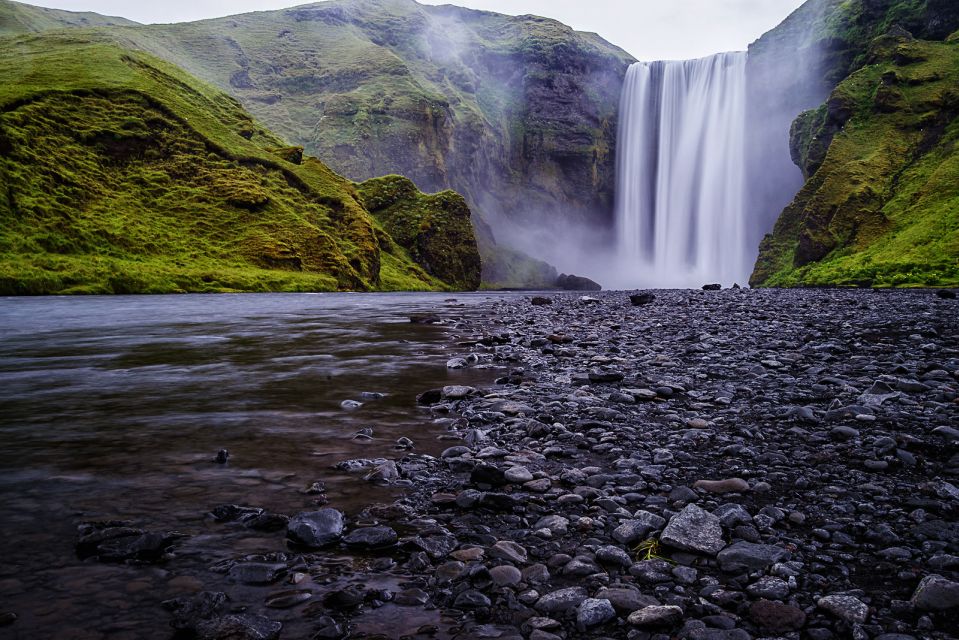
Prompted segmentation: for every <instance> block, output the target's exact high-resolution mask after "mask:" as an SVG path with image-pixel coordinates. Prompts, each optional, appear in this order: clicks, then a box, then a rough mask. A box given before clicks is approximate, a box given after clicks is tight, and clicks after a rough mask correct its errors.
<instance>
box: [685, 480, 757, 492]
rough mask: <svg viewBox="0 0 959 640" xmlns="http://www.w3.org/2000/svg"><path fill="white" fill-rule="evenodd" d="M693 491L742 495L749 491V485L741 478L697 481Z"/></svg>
mask: <svg viewBox="0 0 959 640" xmlns="http://www.w3.org/2000/svg"><path fill="white" fill-rule="evenodd" d="M693 489H702V490H703V491H705V492H707V493H719V494H722V493H743V492H745V491H749V483H748V482H746V481H745V480H743V479H742V478H729V479H728V480H697V481H696V482H695V483H694V484H693Z"/></svg>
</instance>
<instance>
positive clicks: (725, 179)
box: [616, 53, 750, 287]
mask: <svg viewBox="0 0 959 640" xmlns="http://www.w3.org/2000/svg"><path fill="white" fill-rule="evenodd" d="M745 111H746V53H720V54H717V55H714V56H711V57H708V58H702V59H700V60H684V61H670V62H652V63H644V62H639V63H636V64H634V65H632V66H631V67H630V68H629V71H628V73H627V75H626V84H625V86H624V87H623V95H622V102H621V105H620V124H619V140H618V151H617V176H616V224H617V229H616V231H617V238H618V243H619V247H618V249H619V258H620V260H619V262H620V265H621V266H620V268H621V270H623V274H622V279H623V280H624V284H627V281H628V284H627V286H638V285H642V286H658V287H695V286H699V285H701V284H704V283H706V282H722V283H724V284H726V285H731V284H732V283H733V282H745V281H746V280H747V279H748V277H749V270H750V265H749V264H748V256H749V255H750V251H749V247H747V244H746V237H747V231H748V230H747V228H746V224H745V223H746V221H745V215H746V211H745V209H746V206H745V205H746V203H745V198H744V195H745V193H744V192H745V126H746V123H745Z"/></svg>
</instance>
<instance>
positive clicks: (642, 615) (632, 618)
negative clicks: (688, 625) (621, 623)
mask: <svg viewBox="0 0 959 640" xmlns="http://www.w3.org/2000/svg"><path fill="white" fill-rule="evenodd" d="M682 620H683V610H682V609H680V608H679V607H677V606H675V605H666V606H660V605H653V606H650V607H644V608H643V609H640V610H639V611H634V612H632V613H631V614H629V618H627V619H626V621H627V622H629V624H631V625H633V626H634V627H639V628H640V629H658V628H669V627H674V626H676V625H678V624H679V623H680V622H682Z"/></svg>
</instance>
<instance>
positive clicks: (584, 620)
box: [576, 598, 616, 629]
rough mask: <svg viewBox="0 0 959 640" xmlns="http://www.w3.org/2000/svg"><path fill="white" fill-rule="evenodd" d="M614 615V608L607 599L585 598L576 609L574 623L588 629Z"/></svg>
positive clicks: (607, 620) (603, 622) (612, 617)
mask: <svg viewBox="0 0 959 640" xmlns="http://www.w3.org/2000/svg"><path fill="white" fill-rule="evenodd" d="M615 617H616V610H615V609H613V604H612V603H611V602H610V601H609V600H603V599H598V598H587V599H586V600H583V602H581V603H580V605H579V607H578V608H577V610H576V624H577V626H578V627H579V628H580V629H589V628H592V627H597V626H599V625H601V624H605V623H607V622H609V621H610V620H613V619H614V618H615Z"/></svg>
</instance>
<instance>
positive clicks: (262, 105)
mask: <svg viewBox="0 0 959 640" xmlns="http://www.w3.org/2000/svg"><path fill="white" fill-rule="evenodd" d="M7 1H8V0H0V6H2V5H3V4H4V3H7ZM109 33H110V34H111V37H114V38H116V39H117V40H118V41H121V42H122V43H124V44H125V45H127V46H133V47H136V48H139V49H141V50H144V51H147V52H150V53H152V54H154V55H157V56H158V57H160V58H163V59H165V60H167V61H170V62H172V63H174V64H176V65H178V66H180V67H182V68H184V69H186V70H187V71H188V72H190V73H192V74H193V75H195V76H197V77H199V78H201V79H203V80H206V81H208V82H211V83H213V84H215V85H217V86H219V87H220V88H221V89H223V90H225V91H227V92H229V93H230V94H231V95H233V96H234V97H236V98H237V99H238V100H240V101H241V102H242V104H243V105H244V107H246V108H247V110H249V111H250V112H251V113H252V114H253V116H254V117H255V118H257V119H258V120H259V121H261V122H263V123H265V124H266V125H267V126H268V127H270V128H271V129H272V130H273V131H275V132H277V133H278V134H280V135H281V136H283V137H284V138H285V139H287V140H289V141H290V142H291V143H293V144H297V145H300V146H303V147H305V149H306V151H307V152H308V153H310V154H312V155H315V156H317V157H319V158H322V159H323V161H324V162H326V163H328V164H329V165H330V166H331V167H332V168H333V169H334V170H335V171H337V172H339V173H341V174H342V175H345V176H347V177H349V178H351V179H353V180H366V179H369V178H373V177H376V176H381V175H386V174H394V173H395V174H401V175H405V176H408V177H409V178H411V179H412V180H413V181H414V182H415V183H416V184H417V186H418V187H419V188H421V189H423V190H426V191H440V190H443V189H454V190H456V191H457V192H459V193H462V194H463V195H464V196H465V197H466V200H467V202H468V203H469V205H470V207H471V208H472V210H473V211H474V214H477V215H478V216H479V217H482V218H483V219H484V220H486V222H488V223H489V225H488V226H484V225H482V224H478V226H477V232H478V236H479V240H480V242H481V248H482V249H483V251H484V258H487V260H486V262H487V274H488V276H489V277H488V279H487V280H488V281H495V282H496V283H497V284H505V285H509V286H521V285H522V284H524V283H523V282H520V280H522V279H523V278H524V277H525V275H527V274H539V273H543V272H545V271H549V267H548V266H547V265H544V264H542V263H534V262H530V261H529V260H527V259H525V258H523V257H522V256H520V255H518V254H516V252H509V251H505V250H501V249H498V248H497V245H496V240H499V241H506V243H508V242H509V240H510V237H509V236H510V234H511V233H513V231H512V230H513V229H515V226H513V224H512V223H521V224H527V225H533V226H538V227H539V228H543V226H544V225H551V226H556V225H557V219H558V218H559V219H561V220H562V221H578V222H582V223H585V224H587V225H594V226H596V227H597V228H602V227H605V226H606V225H607V224H608V223H609V222H610V221H611V217H612V207H613V199H614V193H615V153H614V147H615V137H616V112H617V110H618V105H619V94H620V89H621V86H622V80H623V77H624V75H625V71H626V67H627V65H628V64H629V63H630V62H632V59H631V58H630V57H629V56H628V55H627V54H626V53H625V52H623V51H621V50H620V49H618V48H616V47H614V46H612V45H610V44H609V43H607V42H606V41H604V40H603V39H602V38H600V37H599V36H597V35H595V34H586V33H578V32H575V31H573V30H572V29H570V28H569V27H567V26H565V25H563V24H561V23H559V22H556V21H554V20H548V19H545V18H539V17H535V16H521V17H511V16H504V15H499V14H494V13H488V12H482V11H471V10H467V9H461V8H458V7H452V6H440V7H437V6H424V5H420V4H418V3H416V2H414V1H413V0H332V1H330V2H322V3H317V4H313V5H305V6H302V7H296V8H293V9H287V10H282V11H269V12H258V13H251V14H245V15H239V16H232V17H229V18H222V19H217V20H207V21H202V22H196V23H188V24H176V25H150V26H137V27H123V28H110V29H109ZM491 227H492V228H493V229H495V230H496V236H497V237H496V238H495V239H494V237H493V233H492V232H491V231H490V228H491Z"/></svg>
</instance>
